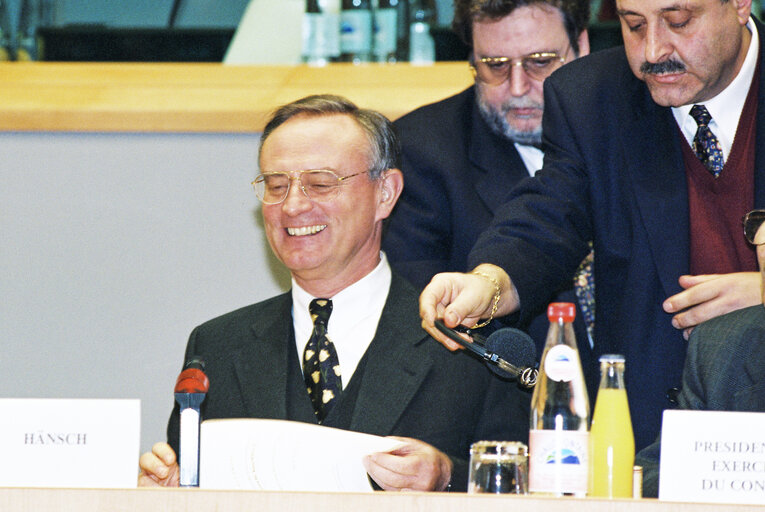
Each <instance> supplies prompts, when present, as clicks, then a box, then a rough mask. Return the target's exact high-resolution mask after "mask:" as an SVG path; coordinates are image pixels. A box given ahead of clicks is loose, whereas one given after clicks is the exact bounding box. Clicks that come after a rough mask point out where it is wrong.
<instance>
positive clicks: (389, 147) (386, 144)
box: [258, 94, 401, 180]
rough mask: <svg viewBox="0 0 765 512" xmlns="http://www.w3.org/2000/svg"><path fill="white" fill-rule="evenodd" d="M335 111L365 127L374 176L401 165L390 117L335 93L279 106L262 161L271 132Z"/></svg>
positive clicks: (269, 127) (263, 137) (268, 130)
mask: <svg viewBox="0 0 765 512" xmlns="http://www.w3.org/2000/svg"><path fill="white" fill-rule="evenodd" d="M333 114H341V115H347V116H350V117H351V118H352V119H353V120H354V121H356V123H358V125H359V126H360V127H361V129H362V130H364V133H365V134H366V136H367V139H368V140H369V150H370V154H369V157H368V162H369V178H370V179H373V180H376V179H378V178H379V177H380V176H382V174H383V173H384V172H385V171H387V170H388V169H393V168H395V167H398V160H399V154H400V151H401V149H400V145H399V141H398V137H396V131H395V129H394V128H393V124H392V123H391V122H390V121H389V120H388V118H387V117H385V116H384V115H382V114H380V113H379V112H375V111H374V110H367V109H363V108H359V107H357V106H356V105H355V104H354V103H353V102H351V101H350V100H348V99H346V98H343V97H342V96H335V95H332V94H315V95H312V96H306V97H305V98H301V99H299V100H296V101H293V102H292V103H288V104H286V105H283V106H281V107H279V108H277V109H276V110H275V111H274V113H273V115H272V116H271V119H270V120H269V121H268V124H266V127H265V129H264V130H263V135H261V137H260V150H259V151H258V161H260V153H261V152H262V151H263V143H265V141H266V139H267V138H268V136H269V135H271V133H272V132H273V131H274V130H276V129H277V128H278V127H279V126H281V125H282V124H284V123H286V122H287V121H289V120H290V119H292V118H293V117H295V116H305V117H320V116H328V115H333Z"/></svg>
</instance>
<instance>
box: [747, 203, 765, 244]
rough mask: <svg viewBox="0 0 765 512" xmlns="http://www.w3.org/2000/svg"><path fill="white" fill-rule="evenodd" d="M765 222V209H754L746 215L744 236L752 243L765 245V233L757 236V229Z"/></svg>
mask: <svg viewBox="0 0 765 512" xmlns="http://www.w3.org/2000/svg"><path fill="white" fill-rule="evenodd" d="M763 222H765V210H752V211H751V212H749V213H747V214H746V215H744V236H745V237H746V240H747V241H748V242H749V243H750V244H752V245H765V235H760V236H759V237H758V236H757V230H759V229H760V226H762V223H763Z"/></svg>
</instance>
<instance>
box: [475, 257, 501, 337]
mask: <svg viewBox="0 0 765 512" xmlns="http://www.w3.org/2000/svg"><path fill="white" fill-rule="evenodd" d="M471 274H473V275H474V276H481V277H484V278H486V279H488V280H489V281H491V284H493V285H494V304H492V306H491V313H490V314H489V319H488V320H485V321H483V322H481V323H479V324H475V325H474V326H473V329H480V328H481V327H485V326H487V325H489V323H490V322H491V321H492V320H494V313H496V312H497V306H499V294H500V287H499V281H497V280H496V279H494V277H492V276H490V275H489V274H486V273H484V272H475V271H473V272H471Z"/></svg>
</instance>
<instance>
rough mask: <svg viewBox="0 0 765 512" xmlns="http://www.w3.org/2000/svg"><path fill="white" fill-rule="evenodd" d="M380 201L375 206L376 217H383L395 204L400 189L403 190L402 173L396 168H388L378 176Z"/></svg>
mask: <svg viewBox="0 0 765 512" xmlns="http://www.w3.org/2000/svg"><path fill="white" fill-rule="evenodd" d="M380 180H381V184H380V203H379V204H378V206H377V219H378V220H380V219H385V218H387V217H388V216H389V215H390V212H392V211H393V207H394V206H396V202H397V201H398V198H399V196H400V195H401V191H402V190H404V175H403V174H402V173H401V171H400V170H398V169H388V170H387V171H385V174H383V176H382V178H380Z"/></svg>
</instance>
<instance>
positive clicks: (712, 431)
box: [659, 410, 765, 510]
mask: <svg viewBox="0 0 765 512" xmlns="http://www.w3.org/2000/svg"><path fill="white" fill-rule="evenodd" d="M659 499H660V500H666V501H696V502H702V503H750V504H763V503H765V413H757V412H724V411H685V410H667V411H664V420H663V422H662V427H661V473H660V477H659ZM721 510H722V509H721Z"/></svg>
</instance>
